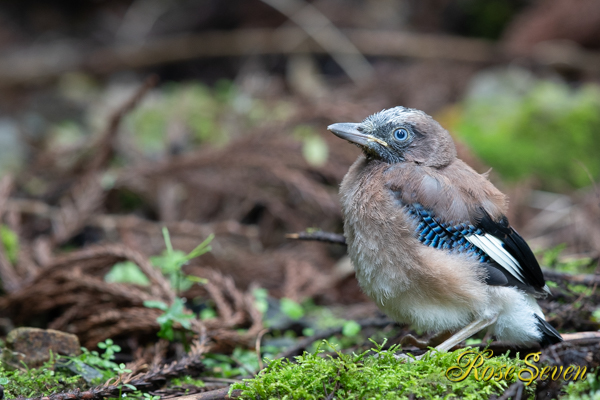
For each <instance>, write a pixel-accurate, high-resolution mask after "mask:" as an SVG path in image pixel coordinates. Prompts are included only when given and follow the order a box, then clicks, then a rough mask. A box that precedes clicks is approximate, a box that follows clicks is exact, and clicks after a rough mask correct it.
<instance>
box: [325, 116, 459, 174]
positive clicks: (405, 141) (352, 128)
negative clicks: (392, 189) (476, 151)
mask: <svg viewBox="0 0 600 400" xmlns="http://www.w3.org/2000/svg"><path fill="white" fill-rule="evenodd" d="M327 129H328V130H330V131H331V132H333V133H334V134H335V135H336V136H339V137H341V138H342V139H346V140H347V141H349V142H351V143H354V144H356V145H358V146H359V147H360V148H361V149H362V150H363V152H364V153H365V155H366V156H367V157H369V158H374V159H378V160H382V161H384V162H387V163H390V164H394V163H399V162H414V163H416V164H422V165H425V166H430V167H437V168H441V167H444V166H446V165H448V164H450V163H451V162H452V161H453V160H454V159H455V158H456V148H455V147H454V142H453V141H452V137H451V136H450V134H449V133H448V131H446V130H445V129H444V128H442V126H441V125H440V124H439V123H438V122H437V121H436V120H434V119H433V118H431V117H430V116H429V115H427V114H425V113H424V112H423V111H419V110H415V109H413V108H405V107H395V108H390V109H388V110H383V111H381V112H378V113H376V114H373V115H371V116H369V117H367V118H366V119H365V120H364V121H363V122H361V123H340V124H333V125H329V126H328V127H327Z"/></svg>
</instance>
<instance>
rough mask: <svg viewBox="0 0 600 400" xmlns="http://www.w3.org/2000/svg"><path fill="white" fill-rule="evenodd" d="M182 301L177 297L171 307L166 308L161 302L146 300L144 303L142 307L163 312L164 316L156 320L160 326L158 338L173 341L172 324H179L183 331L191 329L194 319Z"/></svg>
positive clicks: (182, 299) (173, 331)
mask: <svg viewBox="0 0 600 400" xmlns="http://www.w3.org/2000/svg"><path fill="white" fill-rule="evenodd" d="M184 300H185V299H184V298H181V297H177V298H175V300H174V301H173V304H171V306H167V305H166V304H165V303H164V302H162V301H155V300H148V301H145V302H144V306H146V307H148V308H158V309H159V310H161V311H164V314H162V315H161V316H159V317H158V318H157V319H156V321H157V322H158V323H159V324H160V331H159V332H158V336H159V337H161V338H164V339H167V340H169V341H173V340H174V339H175V330H174V329H173V324H175V323H179V324H180V325H181V326H182V327H183V328H184V329H190V328H191V320H192V319H193V318H195V317H194V314H192V313H191V312H190V311H187V310H186V308H185V304H184ZM184 338H185V335H183V336H182V339H184Z"/></svg>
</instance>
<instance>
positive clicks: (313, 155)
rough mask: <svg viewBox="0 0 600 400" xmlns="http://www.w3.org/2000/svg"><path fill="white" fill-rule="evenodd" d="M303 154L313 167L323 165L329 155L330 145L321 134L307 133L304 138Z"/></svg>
mask: <svg viewBox="0 0 600 400" xmlns="http://www.w3.org/2000/svg"><path fill="white" fill-rule="evenodd" d="M302 155H303V156H304V159H305V160H306V162H307V163H309V164H310V165H311V166H313V167H322V166H323V165H325V164H326V163H327V159H328V157H329V146H328V145H327V142H326V141H325V140H323V138H322V137H321V136H318V135H316V134H313V135H306V136H305V137H304V138H303V140H302Z"/></svg>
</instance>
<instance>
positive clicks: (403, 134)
mask: <svg viewBox="0 0 600 400" xmlns="http://www.w3.org/2000/svg"><path fill="white" fill-rule="evenodd" d="M394 139H396V140H400V141H404V140H406V139H408V131H407V130H406V129H404V128H398V129H396V130H395V131H394Z"/></svg>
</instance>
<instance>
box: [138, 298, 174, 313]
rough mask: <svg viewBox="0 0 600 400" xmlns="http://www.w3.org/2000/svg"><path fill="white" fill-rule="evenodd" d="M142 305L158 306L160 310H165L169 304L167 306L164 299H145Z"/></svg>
mask: <svg viewBox="0 0 600 400" xmlns="http://www.w3.org/2000/svg"><path fill="white" fill-rule="evenodd" d="M144 307H148V308H158V309H159V310H162V311H166V310H168V308H169V306H167V305H166V304H165V302H164V301H160V300H146V301H144Z"/></svg>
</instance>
